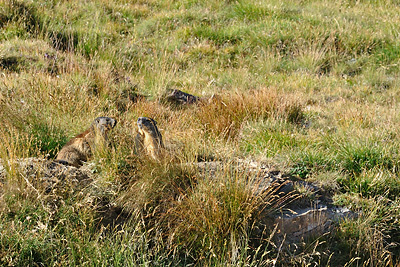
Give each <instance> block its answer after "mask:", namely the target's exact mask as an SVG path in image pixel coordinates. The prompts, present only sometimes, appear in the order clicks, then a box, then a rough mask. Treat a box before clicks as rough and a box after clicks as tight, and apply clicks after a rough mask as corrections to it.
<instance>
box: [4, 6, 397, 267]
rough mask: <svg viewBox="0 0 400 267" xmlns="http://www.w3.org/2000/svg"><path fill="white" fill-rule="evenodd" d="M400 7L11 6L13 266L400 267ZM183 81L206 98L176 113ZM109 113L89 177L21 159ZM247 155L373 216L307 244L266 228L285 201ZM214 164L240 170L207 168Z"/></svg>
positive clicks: (7, 46) (8, 81)
mask: <svg viewBox="0 0 400 267" xmlns="http://www.w3.org/2000/svg"><path fill="white" fill-rule="evenodd" d="M399 9H400V8H399V6H398V5H397V4H396V3H395V2H393V1H392V2H391V1H383V0H382V1H380V0H378V1H340V2H329V3H327V2H326V1H320V0H315V1H285V2H283V3H282V2H279V1H275V0H272V1H258V2H255V1H250V0H240V1H217V0H211V1H184V0H178V1H157V0H153V1H133V2H132V1H131V2H129V1H128V2H127V1H120V0H112V1H105V0H92V1H79V0H72V1H42V0H38V1H27V0H12V1H0V27H1V31H0V70H1V75H0V80H1V82H0V114H1V116H0V125H1V127H0V140H1V142H0V164H1V166H3V167H4V169H3V168H0V183H1V185H0V228H1V229H0V230H1V232H2V235H1V236H0V264H1V265H10V266H14V265H18V266H22V265H23V266H25V265H29V266H31V265H85V264H87V265H113V266H114V265H115V266H119V265H188V264H194V265H197V266H203V265H205V266H214V265H224V266H226V265H228V266H238V265H240V266H241V265H250V266H260V265H283V264H286V265H296V266H297V265H299V266H303V265H316V264H318V265H332V266H337V265H341V266H346V265H363V266H367V265H371V266H395V265H396V264H399V260H398V257H397V255H398V254H399V242H400V237H399V234H398V233H399V227H400V225H399V220H398V218H399V216H400V215H399V212H398V211H399V199H398V195H399V191H400V189H399V186H398V184H399V183H398V182H399V181H398V180H399V179H398V171H399V162H400V161H399V153H398V151H399V148H398V143H399V141H400V134H399V131H398V127H396V126H397V125H398V124H399V121H400V120H399V116H398V112H397V107H396V103H397V102H398V101H399V100H400V98H399V94H398V92H397V87H398V85H399V83H398V78H399V77H398V73H399V66H400V65H399V63H400V53H399V51H400V50H399V47H400V44H399V41H398V38H397V39H396V36H397V35H396V33H397V32H398V29H397V26H396V25H398V21H399V16H400V15H399V14H400V10H399ZM167 88H177V89H180V90H182V91H185V92H188V93H191V94H193V95H196V96H198V97H200V98H201V101H199V103H197V104H194V105H190V106H188V107H187V108H185V109H176V108H173V107H170V106H168V105H166V104H165V103H163V102H162V101H158V100H159V97H160V96H161V95H162V93H163V92H165V90H166V89H167ZM98 116H110V117H114V118H116V119H117V120H118V125H117V127H116V128H115V129H114V130H115V131H114V132H113V136H112V137H111V144H110V146H109V148H108V149H107V150H104V151H96V153H95V155H94V159H93V161H91V162H90V163H89V168H90V170H91V173H92V175H93V177H94V180H93V181H92V183H90V185H88V186H87V187H84V188H80V189H79V190H68V188H66V190H65V191H62V190H61V191H57V192H56V191H54V192H50V193H49V192H47V191H46V188H45V187H41V186H40V183H37V181H36V182H35V183H34V182H32V181H31V180H30V179H34V178H32V177H27V176H24V175H23V173H22V172H21V170H20V169H18V167H17V162H18V159H21V158H30V157H35V158H40V159H44V158H47V159H50V160H51V159H53V158H54V157H55V155H56V154H57V153H58V151H59V150H60V149H61V147H62V146H63V145H64V144H65V143H66V142H67V141H68V140H69V139H70V138H72V137H73V136H75V135H76V134H78V133H80V132H82V131H83V130H84V129H86V128H87V127H88V126H89V125H90V124H91V123H92V121H93V119H94V118H96V117H98ZM139 116H146V117H151V118H154V119H155V120H156V121H157V122H158V127H159V129H160V131H161V133H162V135H163V137H164V141H165V144H166V148H167V152H166V154H165V158H164V159H163V160H162V161H160V162H153V161H151V160H150V159H145V158H141V157H139V156H138V155H137V154H135V152H134V145H135V140H134V139H135V129H136V124H135V123H136V120H137V118H138V117H139ZM237 158H250V159H253V160H260V161H261V160H262V161H263V162H268V163H269V164H271V165H273V166H274V167H275V168H279V169H280V171H282V172H285V173H287V174H290V175H292V176H295V177H296V178H297V179H301V180H304V181H306V182H314V183H316V184H318V185H319V186H321V187H322V188H323V189H324V191H325V192H328V193H329V197H332V199H333V202H334V203H335V204H336V205H339V206H346V207H348V208H350V209H351V210H352V211H353V212H354V213H355V214H358V217H355V218H349V219H346V220H345V221H342V222H338V223H337V224H336V228H335V229H336V230H335V231H332V232H330V233H325V234H324V235H323V236H320V237H316V238H315V239H313V240H308V241H307V242H305V243H304V244H303V245H301V244H299V245H298V246H297V247H296V249H295V251H293V250H288V249H286V248H285V247H284V246H282V247H281V246H280V244H279V243H276V241H274V239H273V235H274V229H273V228H271V229H266V230H265V231H266V232H265V233H264V234H265V236H263V237H260V236H253V235H256V233H258V232H257V231H256V222H257V219H258V217H257V216H258V215H259V214H260V209H267V211H269V210H274V209H275V208H277V207H278V206H280V205H283V204H284V203H282V201H279V200H277V201H275V200H274V201H273V197H272V195H273V194H272V192H269V191H267V192H264V194H260V193H259V192H257V190H255V189H254V183H257V181H252V180H251V179H253V178H254V177H249V176H248V175H245V174H243V173H239V172H235V171H234V168H233V165H234V164H233V163H232V162H233V161H234V160H235V159H237ZM199 161H200V162H202V163H204V161H215V162H214V164H217V163H216V162H219V161H223V162H228V164H227V166H226V168H225V169H219V170H217V171H213V172H210V173H206V175H205V174H204V173H203V172H202V171H201V170H199V168H197V167H196V166H198V164H199V163H198V162H199ZM229 162H230V163H229ZM5 170H6V171H5ZM36 178H38V179H39V178H40V177H36ZM254 179H255V178H254ZM258 182H260V181H258ZM271 190H272V189H271ZM306 193H307V192H306ZM264 237H267V238H264ZM254 239H257V240H258V242H257V244H256V245H254V244H255V243H254V242H252V240H254ZM274 242H275V243H274Z"/></svg>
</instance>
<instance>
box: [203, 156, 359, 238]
mask: <svg viewBox="0 0 400 267" xmlns="http://www.w3.org/2000/svg"><path fill="white" fill-rule="evenodd" d="M227 165H228V166H229V168H235V169H238V170H239V172H240V171H245V172H247V174H248V177H250V178H249V179H251V180H249V183H248V185H250V186H252V187H253V188H254V192H255V194H257V195H263V194H265V192H267V193H268V194H271V193H272V194H274V195H275V197H276V198H275V199H276V200H275V201H279V200H281V201H282V202H281V203H283V204H284V205H283V206H280V207H279V208H274V209H272V210H271V209H270V208H268V207H261V212H260V215H259V216H258V218H259V219H258V222H256V224H257V228H258V230H257V231H256V232H255V233H253V234H255V235H261V234H263V233H265V232H272V231H275V232H274V239H275V240H279V241H283V240H284V241H285V242H286V243H293V242H300V241H303V240H305V239H308V238H313V237H317V236H321V235H323V234H324V233H327V232H329V231H330V230H332V229H333V228H334V227H335V224H336V223H338V222H340V221H341V220H344V219H346V218H354V217H356V216H357V214H355V213H353V212H352V211H350V210H349V209H347V208H345V207H337V206H335V205H333V204H332V200H331V199H330V197H329V196H328V195H326V194H325V193H324V190H322V189H321V188H319V187H318V186H317V185H315V184H313V183H310V182H307V181H304V180H300V179H296V178H295V177H292V176H290V175H287V174H284V173H281V172H280V171H278V170H275V169H271V168H269V167H268V166H267V165H266V164H262V163H258V162H255V161H246V160H236V161H233V162H230V163H224V162H222V161H215V162H199V163H196V167H197V169H198V171H199V173H200V174H201V175H205V176H208V177H214V176H215V175H217V172H218V171H221V170H224V168H226V166H227ZM298 188H302V189H303V190H306V191H307V194H304V193H301V192H299V191H298V190H297V189H298Z"/></svg>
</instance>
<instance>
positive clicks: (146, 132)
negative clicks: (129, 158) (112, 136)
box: [135, 117, 164, 160]
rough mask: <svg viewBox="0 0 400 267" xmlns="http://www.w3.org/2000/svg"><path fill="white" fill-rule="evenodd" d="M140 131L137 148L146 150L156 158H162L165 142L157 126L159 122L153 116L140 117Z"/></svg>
mask: <svg viewBox="0 0 400 267" xmlns="http://www.w3.org/2000/svg"><path fill="white" fill-rule="evenodd" d="M137 126H138V128H139V132H138V134H137V135H136V138H135V142H136V150H137V151H138V152H143V151H144V152H146V153H147V154H148V155H149V156H151V157H152V158H153V159H155V160H160V158H161V153H162V149H163V148H164V144H163V141H162V136H161V133H160V131H159V130H158V128H157V122H156V121H155V120H153V119H151V118H146V117H139V119H138V120H137Z"/></svg>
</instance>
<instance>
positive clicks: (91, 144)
mask: <svg viewBox="0 0 400 267" xmlns="http://www.w3.org/2000/svg"><path fill="white" fill-rule="evenodd" d="M116 124H117V121H116V120H115V119H113V118H110V117H98V118H96V119H95V120H94V122H93V123H92V125H91V126H90V127H89V129H87V130H86V131H84V132H83V133H81V134H79V135H77V136H75V137H74V138H72V139H71V140H70V141H69V142H68V143H67V144H65V145H64V146H63V148H62V149H61V150H60V152H58V155H57V158H56V161H58V162H60V163H63V164H67V165H71V166H75V167H77V168H79V167H80V166H82V164H83V162H85V161H88V159H89V158H90V157H91V156H92V155H93V152H94V150H95V147H96V146H98V145H101V144H105V143H106V142H107V140H108V132H109V131H110V130H112V129H113V128H114V127H115V125H116Z"/></svg>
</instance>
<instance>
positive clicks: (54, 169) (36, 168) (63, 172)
mask: <svg viewBox="0 0 400 267" xmlns="http://www.w3.org/2000/svg"><path fill="white" fill-rule="evenodd" d="M7 165H8V167H5V166H4V165H3V164H2V163H1V162H0V181H1V182H2V183H5V182H6V177H7V172H9V171H10V170H11V169H12V171H13V172H15V173H16V174H18V175H20V176H21V177H22V178H23V179H25V180H26V181H27V182H28V183H30V184H31V185H32V186H33V187H35V188H37V189H38V188H39V189H40V188H42V189H44V191H45V192H46V193H50V192H52V191H54V190H57V191H59V190H63V191H64V190H65V189H68V190H71V189H72V190H77V189H79V188H82V187H85V186H87V185H88V184H90V183H91V182H92V180H93V179H92V178H91V173H90V171H89V170H84V169H78V168H76V167H73V166H66V165H63V164H60V163H57V162H54V161H49V160H45V159H38V158H23V159H17V160H14V161H12V162H10V161H9V162H8V164H7Z"/></svg>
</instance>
